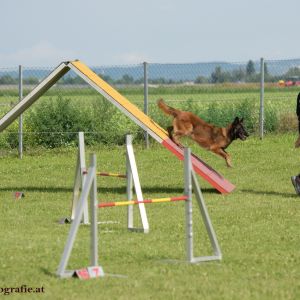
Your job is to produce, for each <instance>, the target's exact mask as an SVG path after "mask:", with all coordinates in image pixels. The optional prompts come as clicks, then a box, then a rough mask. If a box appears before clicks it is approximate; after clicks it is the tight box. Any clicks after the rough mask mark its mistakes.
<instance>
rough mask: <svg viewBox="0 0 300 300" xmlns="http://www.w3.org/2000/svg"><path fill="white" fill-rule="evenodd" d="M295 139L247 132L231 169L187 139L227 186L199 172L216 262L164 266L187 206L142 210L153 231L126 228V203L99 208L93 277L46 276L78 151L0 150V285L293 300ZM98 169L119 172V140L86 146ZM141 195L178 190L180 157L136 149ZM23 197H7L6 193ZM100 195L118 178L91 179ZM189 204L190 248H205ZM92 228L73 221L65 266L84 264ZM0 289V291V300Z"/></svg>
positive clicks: (111, 190)
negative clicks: (230, 186) (20, 153)
mask: <svg viewBox="0 0 300 300" xmlns="http://www.w3.org/2000/svg"><path fill="white" fill-rule="evenodd" d="M294 140H295V135H292V134H286V135H268V136H266V137H265V138H264V140H262V141H261V140H259V139H258V138H257V137H255V136H252V137H250V138H249V139H248V140H247V141H245V142H235V143H233V144H232V145H231V146H230V148H229V152H230V153H231V155H232V161H233V165H234V167H233V168H232V169H228V168H226V166H225V162H224V161H222V160H221V159H220V158H218V157H216V156H214V155H213V154H211V153H208V152H205V151H203V150H201V149H199V148H197V147H196V146H195V145H191V146H192V148H193V150H194V152H195V153H197V154H199V155H200V156H201V158H203V159H204V160H205V161H206V162H207V163H208V164H210V165H211V166H213V167H214V168H215V169H217V170H218V171H219V172H220V173H221V174H222V175H223V176H224V177H226V178H227V179H228V180H230V181H231V182H232V183H234V184H235V185H236V189H235V190H234V191H233V192H232V193H231V194H229V195H226V196H224V195H220V194H218V193H216V192H215V191H214V190H213V189H212V188H211V187H210V186H209V185H208V184H207V183H206V182H203V181H202V180H201V179H200V183H201V186H202V191H203V194H204V198H205V201H206V204H207V207H208V210H209V213H210V217H211V220H212V223H213V225H214V229H215V231H216V234H217V237H218V240H219V243H220V247H221V250H222V254H223V260H222V261H221V262H210V263H202V264H197V265H188V264H185V263H177V264H174V263H173V264H172V263H167V262H166V261H165V260H166V259H184V258H185V239H184V233H185V228H184V204H183V203H165V204H160V205H148V206H147V213H148V218H149V223H150V233H149V234H146V235H145V234H140V233H130V232H127V230H126V211H125V209H124V208H122V207H121V208H112V209H107V210H101V211H100V213H99V218H100V219H101V220H105V219H107V220H115V221H117V224H112V225H109V224H107V225H100V234H99V257H100V263H101V265H102V266H103V268H104V271H105V272H107V273H113V274H122V275H126V276H127V278H115V277H109V276H108V277H104V278H100V279H93V280H90V281H79V280H76V279H67V280H61V279H58V278H57V277H56V276H55V272H56V269H57V267H58V263H59V260H60V257H61V254H62V251H63V247H64V243H65V241H66V237H67V234H68V230H69V228H70V226H69V225H60V224H58V220H59V219H60V218H61V217H63V216H68V215H69V211H70V199H71V197H72V184H73V178H74V172H75V163H76V149H74V148H65V149H61V150H59V149H58V150H51V151H50V150H35V151H34V152H31V153H25V156H24V158H23V159H22V160H19V159H18V158H17V157H16V155H15V153H14V152H12V153H6V154H1V157H0V165H1V173H0V182H1V187H0V200H1V201H0V205H1V209H0V213H1V218H0V224H1V233H0V235H1V242H2V243H1V250H0V266H1V272H0V282H1V286H0V290H1V291H2V295H3V288H16V287H20V286H22V285H26V286H27V287H33V288H41V287H43V288H44V293H32V294H29V293H27V294H17V293H12V294H11V295H10V296H9V298H10V299H21V298H22V299H24V298H28V299H40V298H41V299H218V300H219V299H222V300H223V299H224V300H226V299H228V300H232V299H239V300H240V299H243V300H244V299H245V300H247V299H259V300H261V299H263V300H264V299H272V300H277V299H284V300H287V299H299V298H300V251H299V245H300V236H299V228H300V198H299V196H297V195H296V194H295V191H294V188H293V186H292V184H291V181H290V177H291V176H292V175H295V174H298V173H299V171H300V159H299V157H300V153H299V151H298V150H296V149H294V147H293V144H294ZM91 151H94V152H96V154H97V161H98V166H99V170H103V171H114V172H124V169H125V168H124V161H125V151H124V148H123V147H115V148H108V147H102V148H100V147H98V148H93V149H91V148H90V149H88V151H87V152H91ZM135 152H136V160H137V165H138V169H139V174H140V180H141V184H142V188H143V192H144V197H145V198H152V197H168V196H175V195H180V194H182V191H183V178H182V175H183V170H182V162H179V161H178V160H177V159H176V158H175V157H174V156H172V155H171V154H170V153H168V152H167V151H165V150H164V149H163V148H162V147H161V146H159V145H152V146H151V149H149V150H146V149H143V147H142V146H141V145H135ZM15 191H23V192H24V193H25V197H24V198H22V199H21V200H14V197H13V193H14V192H15ZM98 192H99V198H100V199H102V200H103V199H108V200H115V199H117V200H122V199H125V183H124V182H123V181H121V180H117V179H113V178H111V179H110V178H101V179H99V180H98ZM197 212H198V211H197V207H196V205H194V231H195V254H196V255H210V254H212V252H211V249H210V247H209V244H208V241H207V238H206V234H205V232H204V230H203V225H202V223H201V219H200V218H199V216H198V214H197ZM88 255H89V228H88V226H81V228H80V230H79V234H78V237H77V240H76V243H75V249H74V250H73V252H72V256H71V261H70V265H69V268H81V267H84V266H87V265H88V264H89V259H88ZM2 295H1V296H2Z"/></svg>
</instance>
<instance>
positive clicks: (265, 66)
mask: <svg viewBox="0 0 300 300" xmlns="http://www.w3.org/2000/svg"><path fill="white" fill-rule="evenodd" d="M264 74H265V75H269V70H268V65H267V63H266V62H264Z"/></svg>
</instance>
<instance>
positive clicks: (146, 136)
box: [143, 62, 149, 149]
mask: <svg viewBox="0 0 300 300" xmlns="http://www.w3.org/2000/svg"><path fill="white" fill-rule="evenodd" d="M143 65H144V113H145V114H146V115H148V63H147V62H144V63H143ZM145 143H146V148H147V149H148V148H149V134H148V132H147V131H145Z"/></svg>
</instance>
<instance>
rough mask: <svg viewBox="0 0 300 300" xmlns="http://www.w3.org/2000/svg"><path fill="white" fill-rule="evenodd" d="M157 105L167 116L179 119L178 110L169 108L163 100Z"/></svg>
mask: <svg viewBox="0 0 300 300" xmlns="http://www.w3.org/2000/svg"><path fill="white" fill-rule="evenodd" d="M157 105H158V107H159V108H160V109H161V110H162V111H163V112H164V113H165V114H167V115H171V116H173V117H174V118H175V117H177V115H178V110H177V109H175V108H173V107H170V106H168V105H167V104H166V103H165V102H164V100H163V99H159V100H158V101H157Z"/></svg>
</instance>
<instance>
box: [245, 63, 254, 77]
mask: <svg viewBox="0 0 300 300" xmlns="http://www.w3.org/2000/svg"><path fill="white" fill-rule="evenodd" d="M254 74H255V67H254V62H253V61H252V60H251V59H250V60H249V61H248V63H247V66H246V75H247V76H252V75H254Z"/></svg>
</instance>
